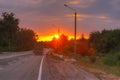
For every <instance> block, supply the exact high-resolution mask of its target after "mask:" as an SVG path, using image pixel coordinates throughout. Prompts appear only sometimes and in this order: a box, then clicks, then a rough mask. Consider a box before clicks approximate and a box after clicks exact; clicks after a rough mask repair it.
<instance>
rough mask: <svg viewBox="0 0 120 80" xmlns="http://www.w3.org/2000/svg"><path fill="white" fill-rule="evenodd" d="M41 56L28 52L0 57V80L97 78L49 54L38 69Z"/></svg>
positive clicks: (75, 79) (77, 79)
mask: <svg viewBox="0 0 120 80" xmlns="http://www.w3.org/2000/svg"><path fill="white" fill-rule="evenodd" d="M23 53H25V52H23ZM0 57H1V55H0ZM2 57H3V56H2ZM42 58H43V56H36V55H34V54H33V53H32V54H31V52H30V54H29V55H28V54H27V55H22V56H15V57H8V58H6V57H5V59H3V58H2V59H0V80H99V79H97V78H96V76H94V75H93V74H91V73H89V72H86V71H84V70H82V69H80V68H78V67H76V66H75V65H73V64H72V63H69V62H65V61H57V60H54V59H52V58H50V57H49V56H45V58H44V60H43V66H42V68H41V69H42V70H41V71H40V69H39V68H40V67H41V66H40V64H41V60H42ZM40 72H41V74H40Z"/></svg>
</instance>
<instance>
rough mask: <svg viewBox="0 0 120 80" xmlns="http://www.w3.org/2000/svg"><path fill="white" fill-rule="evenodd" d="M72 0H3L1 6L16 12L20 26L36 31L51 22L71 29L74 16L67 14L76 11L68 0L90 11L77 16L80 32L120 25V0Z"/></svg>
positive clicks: (83, 10) (80, 10)
mask: <svg viewBox="0 0 120 80" xmlns="http://www.w3.org/2000/svg"><path fill="white" fill-rule="evenodd" d="M70 1H73V0H0V10H1V12H3V11H9V12H14V13H15V14H16V16H17V17H18V18H20V21H21V22H20V26H23V27H25V26H28V27H30V28H33V29H34V30H36V29H37V30H36V31H39V30H38V29H40V31H41V32H44V31H43V30H42V29H44V30H45V29H46V28H48V26H50V25H52V24H56V25H62V26H61V28H65V29H68V30H69V31H72V30H73V26H74V17H72V16H71V17H68V16H66V15H68V14H73V13H74V12H73V11H72V10H70V9H68V8H66V7H64V4H65V3H66V4H68V5H70V6H71V7H73V8H76V10H77V12H78V13H79V14H84V15H87V16H81V17H79V18H78V19H81V20H78V32H86V33H87V32H91V31H93V30H99V29H100V30H101V29H104V28H106V29H111V28H112V27H113V26H114V27H113V28H118V27H119V21H120V16H119V14H120V8H119V7H120V0H75V1H76V3H73V4H72V2H71V3H70ZM77 2H78V3H77ZM100 16H103V17H100ZM104 16H105V17H104ZM63 25H64V26H63ZM110 25H113V26H112V27H111V26H110ZM65 26H66V27H65ZM98 26H99V27H98Z"/></svg>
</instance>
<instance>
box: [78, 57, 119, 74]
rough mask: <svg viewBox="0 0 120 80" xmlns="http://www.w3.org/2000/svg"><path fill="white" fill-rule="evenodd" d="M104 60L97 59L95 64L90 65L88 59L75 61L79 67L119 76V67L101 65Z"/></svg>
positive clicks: (83, 58)
mask: <svg viewBox="0 0 120 80" xmlns="http://www.w3.org/2000/svg"><path fill="white" fill-rule="evenodd" d="M103 59H104V58H99V59H97V60H96V62H95V63H91V62H90V60H89V58H88V57H82V58H80V59H79V60H77V63H78V64H79V65H81V66H84V67H88V68H91V69H97V70H99V71H101V72H105V73H108V74H115V75H118V76H120V67H119V66H108V65H105V64H104V63H103Z"/></svg>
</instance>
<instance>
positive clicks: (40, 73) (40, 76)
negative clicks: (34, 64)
mask: <svg viewBox="0 0 120 80" xmlns="http://www.w3.org/2000/svg"><path fill="white" fill-rule="evenodd" d="M44 57H45V56H43V57H42V59H41V63H40V68H39V75H38V80H41V79H42V67H43V60H44Z"/></svg>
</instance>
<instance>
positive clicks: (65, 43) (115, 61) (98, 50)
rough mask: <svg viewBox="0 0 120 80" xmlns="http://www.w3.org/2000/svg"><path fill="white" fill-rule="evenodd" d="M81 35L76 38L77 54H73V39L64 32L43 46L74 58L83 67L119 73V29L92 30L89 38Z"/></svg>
mask: <svg viewBox="0 0 120 80" xmlns="http://www.w3.org/2000/svg"><path fill="white" fill-rule="evenodd" d="M81 36H82V38H80V39H78V40H77V54H74V40H68V37H67V36H66V35H64V34H62V35H61V36H60V38H59V39H56V38H53V40H52V41H50V42H46V43H45V46H46V47H50V48H52V49H53V50H54V52H55V53H58V54H62V55H64V56H67V57H68V56H69V57H70V58H74V59H76V60H77V64H79V65H80V66H83V67H84V68H88V69H89V68H90V69H92V70H93V69H96V70H99V71H103V72H105V73H107V74H108V73H109V74H115V75H120V29H115V30H102V31H96V32H92V33H91V34H90V38H89V39H85V38H84V35H81ZM95 73H97V72H95ZM98 73H99V72H98Z"/></svg>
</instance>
